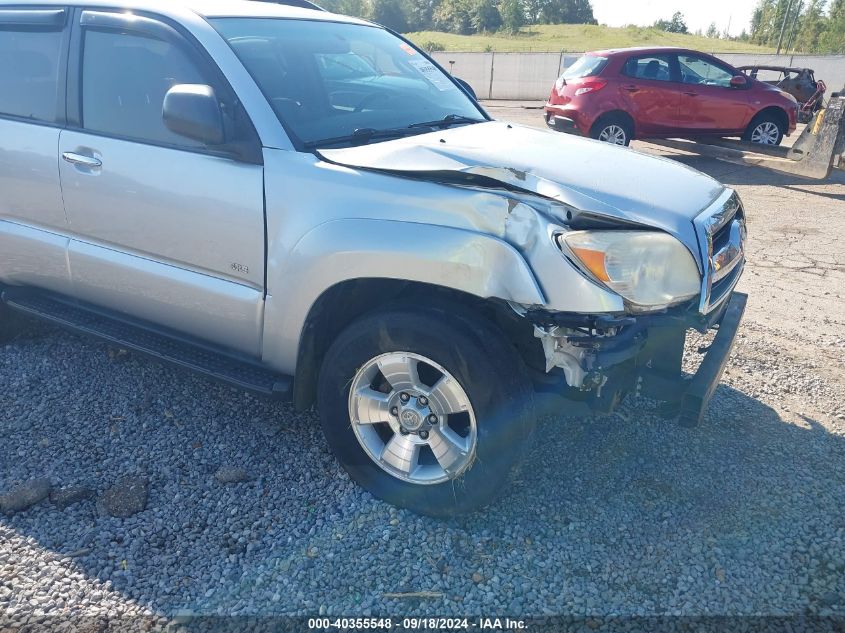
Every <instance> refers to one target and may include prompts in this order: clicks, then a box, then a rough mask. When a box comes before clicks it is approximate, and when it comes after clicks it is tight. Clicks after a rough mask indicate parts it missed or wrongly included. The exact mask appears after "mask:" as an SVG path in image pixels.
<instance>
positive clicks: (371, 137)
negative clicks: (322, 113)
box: [305, 114, 486, 149]
mask: <svg viewBox="0 0 845 633" xmlns="http://www.w3.org/2000/svg"><path fill="white" fill-rule="evenodd" d="M485 122H486V120H485V119H475V118H473V117H468V116H463V115H460V114H447V115H446V116H445V117H443V118H442V119H438V120H437V121H426V122H425V123H412V124H411V125H409V126H407V127H396V128H389V129H386V130H377V129H375V128H371V127H362V128H358V129H357V130H355V131H354V132H352V134H347V135H345V136H335V137H334V138H324V139H321V140H319V141H309V142H307V143H305V147H306V149H316V148H318V147H322V146H325V145H341V144H343V143H350V144H351V145H366V144H367V143H369V142H370V141H376V140H381V139H388V138H401V137H403V136H412V135H414V134H422V133H424V132H425V131H426V128H428V129H435V128H439V129H446V128H448V127H451V126H452V125H461V124H469V123H485Z"/></svg>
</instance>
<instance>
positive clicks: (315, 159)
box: [0, 0, 745, 515]
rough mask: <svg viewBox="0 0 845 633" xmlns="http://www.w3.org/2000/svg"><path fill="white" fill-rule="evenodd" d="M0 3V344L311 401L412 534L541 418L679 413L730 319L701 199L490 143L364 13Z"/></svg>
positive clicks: (647, 160)
mask: <svg viewBox="0 0 845 633" xmlns="http://www.w3.org/2000/svg"><path fill="white" fill-rule="evenodd" d="M5 2H7V0H0V59H2V60H3V63H2V64H0V289H2V298H3V302H2V305H0V310H2V312H0V330H2V334H3V335H6V336H8V335H10V334H13V333H14V328H15V326H16V323H17V321H16V319H15V318H14V317H15V315H16V314H17V313H19V312H24V313H28V314H30V315H36V316H39V317H42V318H45V319H48V320H50V321H52V322H55V323H59V324H61V325H64V326H67V327H69V328H72V329H74V330H77V331H81V332H85V333H89V334H92V335H95V336H98V337H100V338H103V339H106V340H108V341H111V342H113V343H116V344H118V345H120V346H122V347H125V348H129V349H133V350H137V351H140V352H143V353H146V354H149V355H152V356H154V357H156V358H158V359H161V360H165V361H169V362H174V363H177V364H179V365H182V366H185V367H188V368H192V369H194V370H197V371H200V372H203V373H205V374H207V375H209V376H212V377H215V378H217V379H220V380H223V381H226V382H228V383H231V384H234V385H237V386H240V387H244V388H247V389H251V390H254V391H257V392H262V393H266V394H270V395H274V396H277V397H281V398H287V399H290V400H291V401H292V402H293V403H294V404H295V406H296V407H298V408H300V409H304V408H308V407H311V406H313V405H314V404H316V405H317V406H318V408H319V411H320V414H321V419H322V424H323V427H324V430H325V434H326V438H327V440H328V443H329V445H330V446H331V448H332V450H333V451H334V452H335V454H336V455H337V458H338V459H339V460H340V462H341V463H342V464H343V466H344V467H345V468H346V470H347V471H348V472H349V474H350V476H351V477H352V478H353V479H355V480H356V481H357V482H359V483H360V484H361V485H362V486H364V487H365V488H366V489H368V490H369V491H371V492H372V493H373V494H375V495H377V496H379V497H381V498H383V499H386V500H388V501H390V502H391V503H394V504H397V505H401V506H405V507H408V508H411V509H413V510H415V511H418V512H422V513H426V514H431V515H449V514H455V513H460V512H467V511H470V510H473V509H475V508H478V507H480V506H481V505H483V504H485V503H486V502H488V501H489V500H490V499H492V498H493V497H494V496H495V494H496V493H497V491H498V490H499V489H500V488H501V486H502V485H503V483H504V481H505V480H506V478H507V477H508V475H509V473H510V472H511V471H512V470H513V468H514V467H515V465H516V464H517V461H518V459H519V457H520V455H521V453H522V451H523V448H524V446H525V444H526V442H527V440H528V438H529V436H530V435H531V433H532V429H533V426H534V420H535V418H536V415H537V413H538V412H548V411H556V412H559V413H562V414H566V415H577V414H581V413H586V412H589V411H600V412H609V411H612V410H613V408H614V407H615V406H616V405H617V404H618V403H619V401H620V400H621V399H622V398H623V397H624V396H625V394H627V393H631V392H635V393H640V394H645V395H649V396H652V397H656V398H659V399H662V400H665V401H668V405H667V406H668V409H669V410H670V411H671V413H672V414H675V415H678V416H679V418H680V420H681V421H682V422H684V423H688V424H691V423H695V422H697V421H698V420H699V419H700V418H701V416H702V413H703V410H704V408H705V407H706V405H707V402H708V400H709V398H710V396H711V394H712V392H713V390H714V389H715V386H716V384H717V383H718V381H719V379H720V377H721V374H722V369H723V367H724V364H725V362H726V359H727V356H728V353H729V351H730V348H731V346H732V343H733V339H734V336H735V333H736V329H737V327H738V324H739V321H740V318H741V316H742V312H743V309H744V306H745V296H744V295H740V294H738V293H734V292H733V289H734V286H735V284H736V283H737V280H738V279H739V276H740V274H741V272H742V268H743V263H744V255H743V251H744V241H745V220H744V216H743V209H742V205H741V204H740V201H739V199H738V198H737V196H736V194H735V193H734V192H733V191H731V190H729V189H726V188H725V187H723V186H722V185H720V184H719V183H718V182H716V181H714V180H712V179H711V178H709V177H707V176H705V175H703V174H700V173H698V172H696V171H693V170H692V169H689V168H687V167H684V166H682V165H680V164H677V163H675V162H671V161H668V160H662V159H659V158H654V157H648V156H644V155H641V154H638V153H636V152H633V151H630V150H627V149H624V148H619V147H611V146H608V145H606V144H604V143H599V142H594V141H591V140H585V139H579V138H574V137H569V136H562V135H556V134H554V133H553V132H548V131H544V130H534V129H528V128H522V127H518V126H514V125H508V124H506V123H500V122H496V121H493V120H491V119H490V117H489V116H488V115H487V114H486V113H485V112H484V110H483V109H482V108H481V106H479V104H478V103H477V102H476V100H475V98H474V97H473V95H472V91H471V89H469V87H468V86H467V85H466V84H464V83H463V82H460V81H459V80H456V79H453V78H452V77H451V76H450V75H449V74H448V73H446V72H444V71H443V69H442V68H440V67H439V66H438V65H437V64H436V63H435V62H434V61H432V60H431V59H430V58H429V57H428V56H427V55H426V54H425V53H424V52H423V51H421V50H419V49H418V48H416V47H415V46H414V45H413V44H411V43H410V42H408V41H406V40H404V39H402V38H401V37H400V36H398V35H396V34H394V33H391V32H389V31H387V30H385V29H383V28H381V27H379V26H377V25H374V24H369V23H367V22H363V21H360V20H356V19H352V18H348V17H343V16H338V15H332V14H330V13H326V12H322V11H318V10H309V9H303V8H296V7H287V6H279V5H275V4H269V3H264V2H253V1H248V0H231V1H220V2H208V1H206V2H200V1H199V0H197V2H196V3H191V2H190V1H188V2H185V3H173V2H170V1H161V2H158V1H155V0H128V1H126V2H123V1H113V2H110V1H108V0H90V1H88V2H82V1H81V0H80V2H79V3H76V2H74V1H73V0H71V1H68V2H55V1H51V0H43V1H41V2H38V3H37V4H32V5H31V6H28V5H27V4H26V0H24V3H23V4H22V3H21V0H11V2H12V3H13V4H4V3H5ZM716 326H718V327H719V330H718V334H717V336H716V337H715V340H714V342H713V344H712V346H711V347H710V349H709V352H708V353H707V355H706V356H705V358H704V359H703V361H702V363H701V365H700V368H699V369H698V371H697V373H696V374H695V375H693V376H690V375H685V374H684V373H683V372H682V371H681V360H682V355H683V350H684V342H685V337H686V332H687V330H688V329H690V328H696V329H698V330H701V331H705V330H707V329H708V328H714V327H716Z"/></svg>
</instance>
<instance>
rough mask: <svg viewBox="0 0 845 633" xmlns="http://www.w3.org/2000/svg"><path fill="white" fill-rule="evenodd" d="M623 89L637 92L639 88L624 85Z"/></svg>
mask: <svg viewBox="0 0 845 633" xmlns="http://www.w3.org/2000/svg"><path fill="white" fill-rule="evenodd" d="M622 90H627V91H628V92H637V91H638V90H639V88H637V87H636V86H622Z"/></svg>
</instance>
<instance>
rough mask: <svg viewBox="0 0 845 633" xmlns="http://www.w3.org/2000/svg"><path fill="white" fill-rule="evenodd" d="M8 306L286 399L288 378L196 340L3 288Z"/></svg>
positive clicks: (248, 389)
mask: <svg viewBox="0 0 845 633" xmlns="http://www.w3.org/2000/svg"><path fill="white" fill-rule="evenodd" d="M2 300H3V302H4V303H5V304H6V305H8V306H9V307H10V308H13V309H15V310H18V311H20V312H23V313H26V314H30V315H33V316H35V317H38V318H40V319H43V320H45V321H50V322H52V323H55V324H58V325H60V326H62V327H65V328H68V329H70V330H75V331H77V332H81V333H83V334H88V335H91V336H94V337H96V338H99V339H102V340H104V341H108V342H110V343H114V344H115V345H118V346H120V347H123V348H126V349H130V350H133V351H135V352H140V353H141V354H144V355H146V356H150V357H152V358H155V359H157V360H160V361H164V362H167V363H171V364H173V365H178V366H180V367H184V368H186V369H190V370H193V371H195V372H198V373H200V374H204V375H205V376H208V377H210V378H213V379H214V380H218V381H221V382H224V383H228V384H230V385H233V386H235V387H240V388H241V389H245V390H247V391H253V392H257V393H261V394H265V395H269V396H275V397H278V398H279V399H283V400H288V399H290V397H291V394H292V391H293V390H292V384H293V379H292V378H291V377H290V376H285V375H282V374H278V373H275V372H273V371H271V370H269V369H267V368H266V367H263V366H262V365H260V364H258V363H255V362H252V361H250V360H246V359H241V358H238V357H236V356H234V355H229V354H226V353H224V352H220V351H218V350H215V349H214V348H212V347H210V346H206V345H204V344H202V343H200V342H194V341H191V340H189V339H185V338H180V337H178V336H177V335H175V334H170V333H164V332H160V331H157V330H155V329H153V328H151V327H150V326H146V325H142V324H138V323H134V322H132V321H131V320H129V319H124V318H122V317H120V316H117V315H112V314H108V313H106V312H103V311H99V310H96V309H94V308H87V307H83V306H81V305H78V304H76V303H70V302H67V301H63V300H62V299H59V298H55V297H53V296H50V295H46V294H42V293H39V292H34V291H28V290H16V289H11V288H7V289H5V290H4V291H3V293H2Z"/></svg>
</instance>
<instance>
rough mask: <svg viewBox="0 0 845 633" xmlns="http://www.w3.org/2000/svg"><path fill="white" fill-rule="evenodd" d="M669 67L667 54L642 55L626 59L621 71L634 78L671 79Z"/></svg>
mask: <svg viewBox="0 0 845 633" xmlns="http://www.w3.org/2000/svg"><path fill="white" fill-rule="evenodd" d="M671 69H672V67H671V65H670V63H669V57H668V56H667V55H643V56H640V57H631V58H630V59H628V61H627V62H625V67H624V68H623V70H622V72H623V74H625V75H627V76H628V77H633V78H635V79H652V80H656V81H672V70H671Z"/></svg>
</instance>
